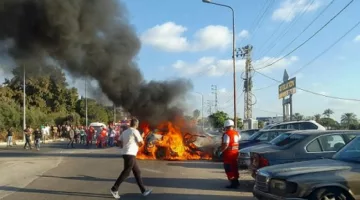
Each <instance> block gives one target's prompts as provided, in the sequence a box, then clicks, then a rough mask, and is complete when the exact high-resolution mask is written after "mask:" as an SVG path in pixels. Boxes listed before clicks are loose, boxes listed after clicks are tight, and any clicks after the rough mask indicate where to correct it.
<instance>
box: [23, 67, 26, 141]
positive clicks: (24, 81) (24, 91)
mask: <svg viewBox="0 0 360 200" xmlns="http://www.w3.org/2000/svg"><path fill="white" fill-rule="evenodd" d="M23 67H24V69H23V93H24V94H23V98H24V99H23V141H24V142H25V132H24V130H25V129H26V78H25V66H23Z"/></svg>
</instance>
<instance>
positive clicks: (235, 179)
mask: <svg viewBox="0 0 360 200" xmlns="http://www.w3.org/2000/svg"><path fill="white" fill-rule="evenodd" d="M224 128H225V132H224V134H223V137H222V144H221V149H220V152H219V153H220V154H222V157H223V163H224V169H225V173H226V176H227V178H228V180H229V181H230V185H228V186H226V188H228V189H232V188H238V187H239V185H240V183H239V169H238V155H239V140H240V134H239V133H238V132H237V131H235V130H234V121H233V120H230V119H229V120H226V121H225V122H224Z"/></svg>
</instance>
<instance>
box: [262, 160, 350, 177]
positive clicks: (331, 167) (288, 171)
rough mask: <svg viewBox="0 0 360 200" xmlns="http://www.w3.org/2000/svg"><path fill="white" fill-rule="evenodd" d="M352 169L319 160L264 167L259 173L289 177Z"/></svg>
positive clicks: (340, 162)
mask: <svg viewBox="0 0 360 200" xmlns="http://www.w3.org/2000/svg"><path fill="white" fill-rule="evenodd" d="M351 168H352V167H351V166H349V164H348V163H345V162H342V161H338V160H332V159H319V160H311V161H303V162H293V163H287V164H281V165H274V166H270V167H265V168H263V169H261V170H259V171H262V172H265V173H268V174H270V175H271V176H272V177H278V178H280V177H290V176H296V175H302V174H309V173H317V172H328V171H338V170H349V169H351Z"/></svg>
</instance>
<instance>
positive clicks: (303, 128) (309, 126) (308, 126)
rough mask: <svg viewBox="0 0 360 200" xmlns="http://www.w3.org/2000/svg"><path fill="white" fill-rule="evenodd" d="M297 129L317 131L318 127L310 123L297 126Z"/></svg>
mask: <svg viewBox="0 0 360 200" xmlns="http://www.w3.org/2000/svg"><path fill="white" fill-rule="evenodd" d="M299 125H300V126H299V129H300V130H313V129H318V126H316V125H315V124H313V123H311V122H302V123H300V124H299Z"/></svg>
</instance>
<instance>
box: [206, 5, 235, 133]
mask: <svg viewBox="0 0 360 200" xmlns="http://www.w3.org/2000/svg"><path fill="white" fill-rule="evenodd" d="M202 1H203V2H204V3H208V4H213V5H216V6H221V7H225V8H228V9H230V10H231V15H232V36H233V37H232V50H231V51H232V64H233V87H234V128H235V129H237V117H236V58H235V43H236V40H235V12H234V9H233V8H232V7H231V6H228V5H225V4H220V3H215V2H211V0H202Z"/></svg>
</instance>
